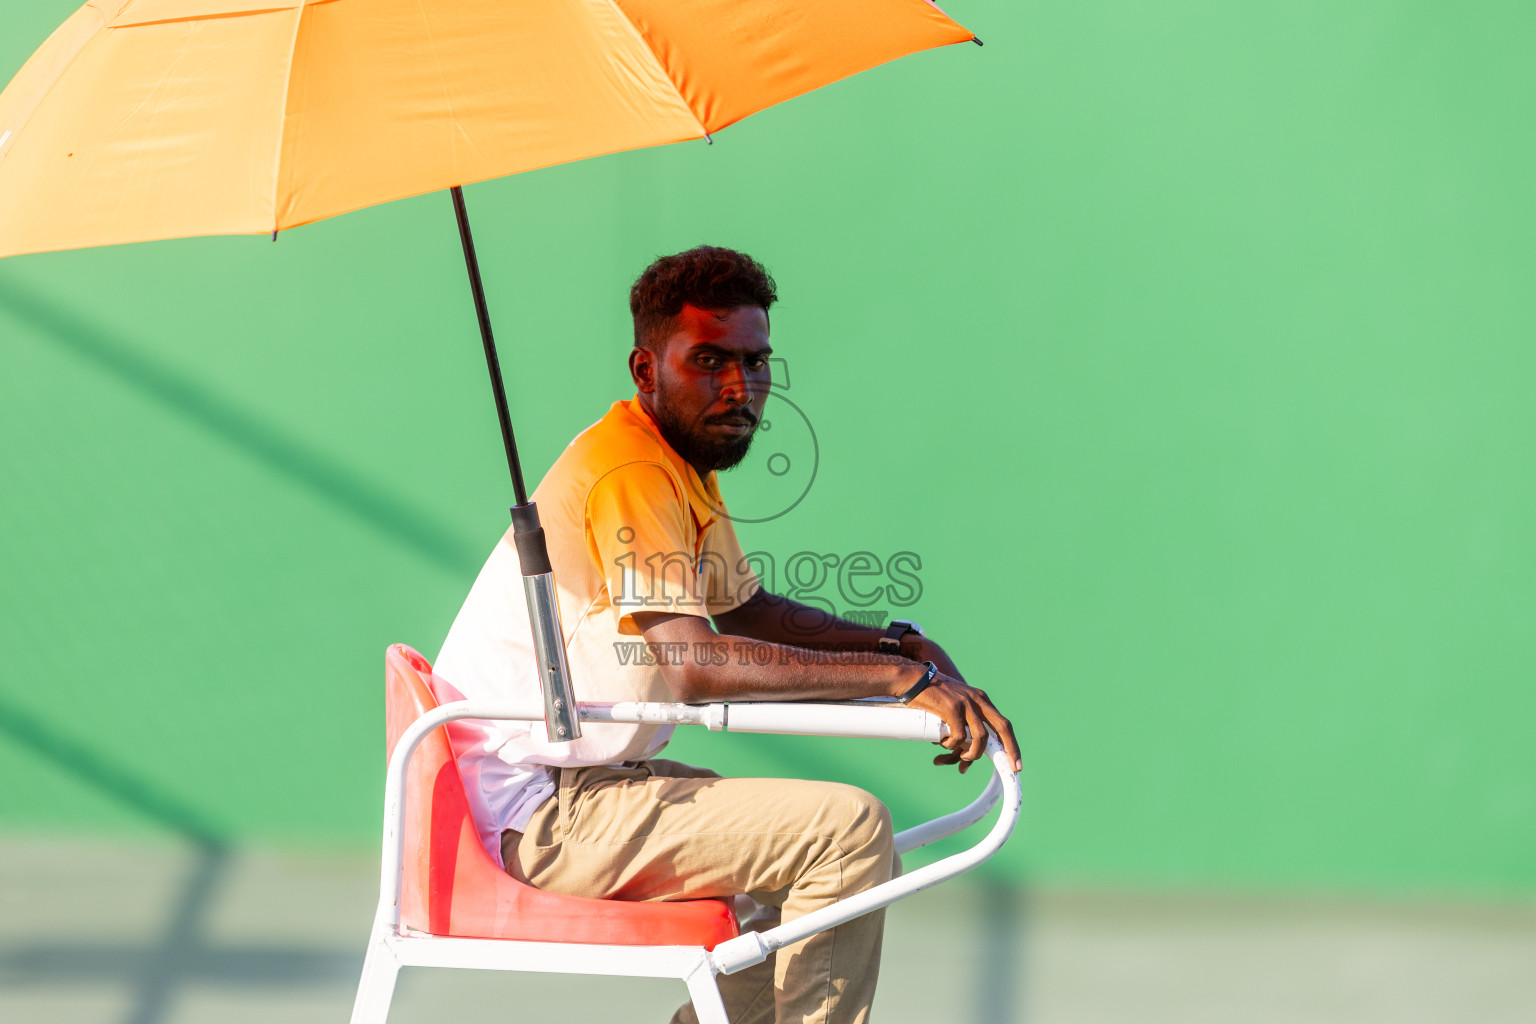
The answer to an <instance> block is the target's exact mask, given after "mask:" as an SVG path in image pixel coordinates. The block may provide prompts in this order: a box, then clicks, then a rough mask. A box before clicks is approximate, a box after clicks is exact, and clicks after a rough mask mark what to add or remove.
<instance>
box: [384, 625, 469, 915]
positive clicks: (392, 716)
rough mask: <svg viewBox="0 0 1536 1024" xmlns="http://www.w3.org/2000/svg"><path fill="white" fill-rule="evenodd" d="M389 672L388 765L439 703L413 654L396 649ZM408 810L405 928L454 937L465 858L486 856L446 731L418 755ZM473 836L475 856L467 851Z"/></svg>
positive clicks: (426, 670)
mask: <svg viewBox="0 0 1536 1024" xmlns="http://www.w3.org/2000/svg"><path fill="white" fill-rule="evenodd" d="M384 666H385V669H384V680H385V681H384V686H385V698H384V731H385V736H386V743H385V749H384V756H385V759H386V761H387V760H388V758H389V756H390V755H391V754H393V753H394V752H395V744H396V743H397V742H399V740H400V735H401V734H402V733H403V732H405V730H406V729H407V728H408V727H409V726H410V724H411V723H412V722H414V721H415V720H416V719H418V718H420V717H421V716H422V715H423V714H425V713H426V712H428V711H430V710H432V709H433V708H435V707H437V697H436V695H435V694H434V693H433V692H432V686H431V682H430V680H431V678H432V666H431V665H430V664H428V663H427V659H425V658H423V657H422V656H421V655H420V654H418V653H416V652H415V651H413V650H412V649H411V648H409V647H407V646H405V645H404V644H394V645H393V646H391V647H390V648H389V650H388V652H387V653H386V654H385V655H384ZM405 807H406V816H405V829H404V831H405V857H404V859H403V860H402V861H401V864H402V870H403V877H402V878H401V892H400V921H401V923H402V924H404V925H406V926H407V927H410V928H415V929H416V930H418V931H423V932H428V933H430V934H433V935H447V934H449V928H450V917H451V913H452V909H453V886H452V882H453V880H454V877H455V875H456V874H457V872H456V871H455V868H456V867H457V864H458V861H459V858H460V856H461V854H464V853H479V854H480V855H481V856H485V851H484V848H483V847H481V846H480V841H479V837H478V836H477V835H476V833H475V827H474V822H473V820H472V819H471V818H470V814H469V803H468V801H467V800H466V799H465V797H464V783H463V781H462V780H461V779H460V778H459V769H458V765H457V763H455V761H454V759H453V751H452V749H451V748H450V747H449V745H448V734H447V731H446V730H445V729H435V730H433V731H432V732H431V733H429V734H428V735H427V736H426V737H425V738H424V739H423V740H422V741H421V745H420V746H418V747H417V748H416V754H415V756H414V757H412V758H411V766H410V769H409V771H408V772H407V774H406V786H405ZM466 831H467V832H468V838H469V840H470V842H471V843H472V844H473V845H474V850H473V851H468V850H464V849H463V846H464V845H465V844H464V838H465V833H466ZM434 882H435V883H436V884H434Z"/></svg>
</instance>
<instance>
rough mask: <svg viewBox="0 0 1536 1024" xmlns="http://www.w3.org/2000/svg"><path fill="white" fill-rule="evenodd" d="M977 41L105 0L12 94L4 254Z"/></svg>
mask: <svg viewBox="0 0 1536 1024" xmlns="http://www.w3.org/2000/svg"><path fill="white" fill-rule="evenodd" d="M973 38H974V37H973V36H972V34H971V33H970V32H969V31H967V30H966V29H964V28H962V27H961V26H960V25H958V24H956V23H955V22H953V21H951V20H950V19H949V18H948V17H946V16H945V15H944V14H943V12H942V11H940V10H939V9H938V8H937V7H935V6H934V5H933V4H931V3H928V2H927V0H821V2H807V0H91V2H90V3H87V4H86V5H85V6H84V7H82V8H81V9H80V10H79V11H77V12H76V13H75V14H74V15H73V16H72V17H71V18H70V19H69V20H68V21H67V22H65V23H64V25H63V26H62V27H60V28H59V29H58V30H57V31H56V32H55V33H54V34H53V35H52V36H51V37H50V38H49V39H48V41H47V42H46V43H45V44H44V45H43V47H42V48H41V49H39V50H38V52H37V53H36V54H35V55H34V56H33V57H32V59H31V60H30V61H28V62H27V64H26V65H25V66H24V67H23V68H22V69H21V71H20V72H19V73H18V74H17V75H16V78H15V79H14V80H13V81H12V82H11V84H10V85H9V87H7V88H6V90H5V92H4V93H3V94H0V256H10V255H15V254H19V253H27V252H40V251H46V250H54V249H69V248H77V247H83V246H96V245H109V244H115V243H120V242H136V241H145V240H149V239H157V238H177V237H185V236H189V235H210V234H257V233H262V234H264V233H267V232H274V231H279V230H282V229H285V228H291V227H297V226H299V225H301V224H307V223H310V222H312V221H316V220H320V219H322V218H325V217H331V216H335V215H336V214H340V213H345V212H347V211H349V210H355V209H358V208H360V207H364V206H369V205H372V204H374V203H381V202H386V201H389V200H392V199H400V198H403V197H405V196H411V195H417V194H420V193H423V192H430V191H434V190H437V189H443V188H448V187H451V186H456V185H462V184H465V183H468V182H473V181H481V180H484V179H487V178H494V177H499V176H501V175H505V174H513V173H516V172H518V171H525V170H530V169H533V168H536V167H545V166H548V165H551V164H558V163H563V162H566V161H570V160H578V159H581V158H583V157H589V156H596V155H598V154H601V153H612V152H617V151H619V150H626V149H634V148H638V147H642V146H653V145H658V144H662V143H670V142H678V141H681V140H684V139H693V138H701V137H706V136H708V135H709V133H711V132H714V131H716V130H718V129H720V128H723V127H725V126H726V125H729V124H731V123H732V122H734V121H737V120H740V119H741V118H743V117H746V116H747V115H748V114H751V113H753V112H754V111H757V110H761V109H762V108H764V107H767V106H770V105H772V104H775V103H778V102H780V101H782V100H785V99H788V98H790V97H792V96H796V95H799V94H801V93H804V92H807V91H809V90H811V89H815V88H817V87H819V86H822V85H826V84H827V83H829V82H833V81H836V80H838V79H840V78H844V77H846V76H848V75H851V74H854V73H856V72H859V71H862V70H864V69H866V68H869V67H873V66H874V65H877V64H881V63H884V62H885V61H889V60H892V59H894V58H896V57H899V56H902V55H904V54H907V53H912V52H914V51H917V50H923V49H927V48H930V47H934V46H940V45H944V44H946V43H955V42H965V41H969V40H972V39H973Z"/></svg>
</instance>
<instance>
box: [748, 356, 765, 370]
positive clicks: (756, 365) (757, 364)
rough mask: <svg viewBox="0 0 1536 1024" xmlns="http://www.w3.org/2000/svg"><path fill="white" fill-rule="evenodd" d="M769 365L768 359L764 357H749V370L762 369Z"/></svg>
mask: <svg viewBox="0 0 1536 1024" xmlns="http://www.w3.org/2000/svg"><path fill="white" fill-rule="evenodd" d="M767 365H768V360H766V359H763V358H762V357H760V356H749V357H748V358H747V369H749V370H761V369H763V368H765V367H766V366H767Z"/></svg>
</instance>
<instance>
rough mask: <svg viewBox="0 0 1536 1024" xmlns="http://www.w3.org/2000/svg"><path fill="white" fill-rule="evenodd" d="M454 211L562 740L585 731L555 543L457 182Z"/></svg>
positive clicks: (549, 707) (541, 658)
mask: <svg viewBox="0 0 1536 1024" xmlns="http://www.w3.org/2000/svg"><path fill="white" fill-rule="evenodd" d="M448 191H449V192H450V193H451V194H452V196H453V212H454V215H455V216H456V217H457V218H458V221H459V241H460V243H462V244H463V246H464V266H465V269H467V270H468V271H469V290H470V294H471V295H473V296H474V300H475V316H476V318H478V319H479V321H480V343H481V345H482V346H483V347H484V348H485V367H486V369H487V370H488V371H489V372H490V375H491V393H492V395H494V396H495V399H496V418H497V420H498V421H499V422H500V424H501V443H502V447H503V448H505V449H506V452H507V471H508V472H509V473H511V475H512V493H513V495H514V496H515V497H516V499H517V504H515V505H513V506H512V510H511V511H512V540H513V542H514V543H515V544H516V545H517V561H518V567H519V568H520V569H521V570H522V574H523V594H524V596H525V597H527V599H528V618H529V622H530V624H531V625H532V627H533V649H534V654H535V657H536V659H537V661H538V664H539V683H540V686H539V690H540V691H541V692H542V693H543V695H544V728H545V729H546V731H547V732H548V735H549V739H550V740H551V741H553V742H556V743H563V742H569V741H570V740H574V739H576V738H578V737H579V736H580V735H581V723H580V722H579V721H578V719H577V715H576V694H575V691H573V690H572V688H571V668H570V665H569V664H567V663H566V659H565V632H564V630H563V629H562V628H561V625H560V602H559V599H558V597H557V595H556V591H555V573H554V567H553V566H551V565H550V563H549V548H548V545H546V543H545V541H544V528H543V527H542V526H540V525H539V510H538V507H537V506H536V505H535V504H534V503H533V502H531V501H529V500H528V488H527V486H526V485H525V484H524V483H523V464H522V460H520V459H519V458H518V455H517V438H516V437H515V436H514V435H513V433H512V414H511V412H510V411H508V409H507V390H506V387H505V385H503V384H502V380H501V360H500V359H498V358H497V356H496V339H495V337H494V336H493V335H492V334H491V312H490V308H489V307H488V306H487V305H486V302H485V285H484V284H483V283H482V282H481V280H480V260H479V259H478V258H477V257H476V256H475V239H474V236H473V235H472V234H471V233H470V230H469V210H468V209H467V208H466V207H465V205H464V190H463V189H462V188H461V187H460V186H458V185H455V186H454V187H453V188H451V189H449V190H448Z"/></svg>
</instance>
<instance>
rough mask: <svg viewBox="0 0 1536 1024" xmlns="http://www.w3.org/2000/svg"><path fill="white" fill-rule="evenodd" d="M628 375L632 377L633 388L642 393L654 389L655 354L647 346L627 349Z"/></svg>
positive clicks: (644, 393)
mask: <svg viewBox="0 0 1536 1024" xmlns="http://www.w3.org/2000/svg"><path fill="white" fill-rule="evenodd" d="M629 375H630V376H631V377H632V378H634V381H635V390H636V391H639V392H640V393H641V394H643V395H649V394H654V393H655V391H656V354H655V353H654V352H652V351H651V350H650V349H648V348H638V347H637V348H632V349H630V350H629Z"/></svg>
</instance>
